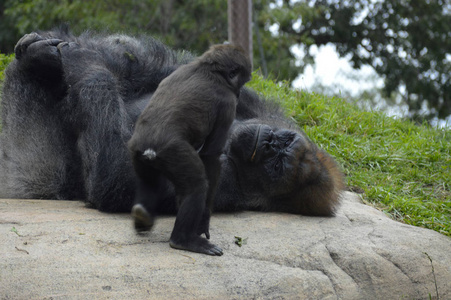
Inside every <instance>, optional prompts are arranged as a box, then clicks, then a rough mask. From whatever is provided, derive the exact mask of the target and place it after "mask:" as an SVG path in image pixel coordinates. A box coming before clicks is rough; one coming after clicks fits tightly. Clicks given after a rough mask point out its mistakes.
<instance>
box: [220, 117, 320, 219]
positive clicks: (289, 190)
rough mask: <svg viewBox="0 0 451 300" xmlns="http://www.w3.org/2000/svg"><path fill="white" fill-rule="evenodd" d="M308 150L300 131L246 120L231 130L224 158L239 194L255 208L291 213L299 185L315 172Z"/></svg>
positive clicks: (295, 204) (307, 144)
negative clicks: (231, 168) (234, 171)
mask: <svg viewBox="0 0 451 300" xmlns="http://www.w3.org/2000/svg"><path fill="white" fill-rule="evenodd" d="M312 150H314V149H312V144H311V142H310V141H309V140H308V139H307V138H306V137H305V136H304V135H302V134H301V133H300V132H296V131H293V130H288V129H284V128H283V129H282V128H277V127H276V126H269V125H265V124H258V123H256V122H254V121H253V120H249V121H246V122H240V123H238V124H235V126H234V127H233V128H232V132H231V142H230V150H229V153H228V156H229V159H230V160H231V161H232V162H233V165H234V166H235V167H236V169H237V176H238V178H237V179H238V184H239V187H240V189H241V191H242V193H243V194H244V196H245V197H246V198H247V199H250V200H249V201H250V202H251V203H253V204H254V206H255V208H260V209H261V208H266V209H271V210H272V209H276V210H287V209H288V210H290V211H292V212H293V210H296V206H297V202H298V201H299V197H300V195H299V190H300V188H301V186H302V185H303V183H305V181H306V180H307V178H312V176H311V175H313V174H312V172H314V170H313V169H315V165H316V164H315V163H314V162H313V161H314V156H313V155H312ZM274 206H278V207H274ZM294 212H295V211H294Z"/></svg>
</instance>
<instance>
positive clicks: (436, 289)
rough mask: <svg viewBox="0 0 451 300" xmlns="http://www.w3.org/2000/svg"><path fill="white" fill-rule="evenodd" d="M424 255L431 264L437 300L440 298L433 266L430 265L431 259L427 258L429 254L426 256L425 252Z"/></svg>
mask: <svg viewBox="0 0 451 300" xmlns="http://www.w3.org/2000/svg"><path fill="white" fill-rule="evenodd" d="M424 254H426V256H427V257H428V259H429V261H430V262H431V267H432V275H434V284H435V293H436V295H437V300H439V299H440V297H439V295H438V288H437V279H436V278H435V271H434V264H433V263H432V258H431V257H430V256H429V254H427V253H426V252H424Z"/></svg>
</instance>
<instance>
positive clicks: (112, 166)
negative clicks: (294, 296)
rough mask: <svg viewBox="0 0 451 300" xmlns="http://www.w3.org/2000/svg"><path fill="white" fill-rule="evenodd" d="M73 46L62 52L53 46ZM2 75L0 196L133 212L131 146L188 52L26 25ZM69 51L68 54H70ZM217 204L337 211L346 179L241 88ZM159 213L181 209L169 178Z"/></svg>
mask: <svg viewBox="0 0 451 300" xmlns="http://www.w3.org/2000/svg"><path fill="white" fill-rule="evenodd" d="M63 42H75V43H77V44H78V45H79V47H78V49H79V50H78V51H70V52H68V53H67V54H61V51H60V50H59V48H58V45H59V44H61V43H63ZM15 52H16V59H15V60H14V61H13V62H12V63H11V64H10V66H9V67H8V69H7V71H6V79H5V82H4V90H3V98H2V103H1V110H2V117H1V120H2V132H1V136H0V147H1V148H0V197H3V198H40V199H82V200H85V201H86V202H88V203H90V204H91V205H92V206H94V207H95V208H97V209H99V210H101V211H108V212H121V211H130V209H131V207H132V205H133V200H134V196H135V187H136V178H135V174H134V171H133V167H132V164H131V160H130V157H129V154H128V150H127V141H128V140H129V139H130V137H131V136H132V133H133V127H134V124H135V122H136V120H137V118H138V116H139V114H140V113H141V111H142V110H143V109H144V107H145V106H146V104H147V102H148V101H149V99H150V97H151V95H152V93H153V92H154V91H155V90H156V88H157V86H158V84H159V83H160V82H161V81H162V80H163V79H164V78H165V77H167V76H168V75H169V74H171V72H173V71H174V70H175V69H176V68H177V67H178V66H180V65H183V64H186V63H188V62H189V61H191V60H192V59H193V56H192V55H191V54H189V53H187V52H184V51H183V52H179V51H175V50H172V49H170V48H168V47H167V46H165V45H163V44H161V43H160V42H158V41H156V40H154V39H152V38H148V37H146V38H140V39H135V38H131V37H128V36H125V35H110V36H103V35H91V34H88V33H86V34H84V35H81V36H78V37H76V36H74V35H72V34H70V33H69V32H68V31H67V30H66V29H64V28H61V29H57V30H55V31H47V32H40V33H39V34H38V33H31V34H28V35H25V36H24V37H23V38H22V39H21V40H19V42H18V43H17V45H16V48H15ZM63 53H64V52H63ZM221 163H222V168H221V175H220V180H219V184H218V189H217V193H216V199H215V210H216V211H236V210H261V211H283V212H290V213H296V214H305V215H324V216H328V215H333V213H334V211H335V209H336V208H337V206H338V204H339V192H340V190H341V189H342V188H343V179H342V175H341V173H340V170H339V168H338V167H337V165H336V163H335V162H334V160H333V159H332V158H331V157H330V156H329V155H328V154H327V153H326V152H325V151H323V150H321V149H319V148H318V147H317V146H316V145H315V144H313V143H312V142H311V141H310V140H309V139H308V137H307V136H306V135H305V134H304V133H303V132H302V131H301V130H300V129H299V128H297V127H296V125H295V124H293V123H292V122H291V121H289V120H288V119H287V118H285V117H284V115H283V112H282V111H281V109H280V108H279V107H278V106H277V105H276V104H274V103H273V102H271V101H267V100H265V99H262V98H261V97H259V96H257V95H256V94H255V93H254V92H252V91H251V90H249V89H247V88H242V89H241V93H240V96H239V101H238V106H237V110H236V118H235V121H234V122H233V124H232V127H231V129H230V136H229V138H228V141H227V143H226V146H225V149H224V153H223V154H222V155H221ZM164 189H165V190H166V191H167V192H166V195H167V200H166V201H163V203H162V204H161V205H160V207H159V211H161V212H162V213H173V212H174V211H175V209H176V201H175V192H174V188H173V186H172V185H171V184H170V183H165V186H164Z"/></svg>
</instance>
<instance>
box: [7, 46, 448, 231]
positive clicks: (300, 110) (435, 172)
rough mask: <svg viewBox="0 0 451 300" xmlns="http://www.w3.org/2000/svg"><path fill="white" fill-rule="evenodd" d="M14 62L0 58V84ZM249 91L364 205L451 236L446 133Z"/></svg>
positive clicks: (297, 95)
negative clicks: (305, 139)
mask: <svg viewBox="0 0 451 300" xmlns="http://www.w3.org/2000/svg"><path fill="white" fill-rule="evenodd" d="M11 59H12V56H9V57H6V56H3V55H1V54H0V84H1V78H2V71H3V69H2V68H4V67H6V64H7V63H8V62H9V61H10V60H11ZM247 85H248V86H249V87H251V88H253V89H255V90H256V91H258V92H259V93H261V94H262V95H264V96H266V97H269V98H272V99H279V100H280V102H281V104H282V105H283V106H284V107H285V109H286V111H287V116H288V117H290V118H293V120H295V121H296V122H297V123H298V124H299V126H300V127H301V128H302V129H303V130H304V131H305V132H306V133H307V135H308V136H309V137H310V138H311V139H312V140H313V141H314V142H315V143H317V144H318V145H319V146H320V147H321V148H323V149H325V150H326V151H328V152H329V153H330V154H331V155H333V156H334V157H335V158H336V159H337V161H338V162H339V164H340V165H341V166H342V169H343V172H344V174H345V175H346V181H347V184H348V186H349V188H350V189H351V190H354V191H361V192H363V194H361V196H362V199H363V200H364V201H365V202H366V203H368V204H371V205H373V206H375V207H377V208H379V209H381V210H383V211H384V212H386V213H387V214H388V215H390V216H391V217H392V218H394V219H396V220H399V221H401V222H404V223H407V224H411V225H415V226H421V227H426V228H430V229H433V230H435V231H438V232H440V233H442V234H445V235H447V236H451V131H450V130H444V129H436V128H431V127H430V126H428V125H416V124H414V123H413V122H411V121H406V120H399V119H394V118H390V117H387V116H386V115H384V114H383V113H379V112H365V111H362V110H360V109H358V108H357V107H356V106H355V105H353V104H350V103H348V102H346V101H345V100H344V99H340V98H334V97H326V96H323V95H319V94H315V93H308V92H302V91H295V90H292V89H290V88H289V85H288V84H279V83H274V82H273V81H270V80H264V79H262V78H261V77H260V76H258V75H257V74H256V73H254V76H253V79H252V81H251V82H250V83H248V84H247ZM0 130H1V128H0Z"/></svg>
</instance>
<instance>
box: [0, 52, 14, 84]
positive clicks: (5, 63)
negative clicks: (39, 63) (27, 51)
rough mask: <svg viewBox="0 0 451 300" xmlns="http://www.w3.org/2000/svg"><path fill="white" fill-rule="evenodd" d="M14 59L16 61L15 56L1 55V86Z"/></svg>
mask: <svg viewBox="0 0 451 300" xmlns="http://www.w3.org/2000/svg"><path fill="white" fill-rule="evenodd" d="M13 59H14V54H11V55H5V54H2V53H0V86H1V84H2V82H3V80H5V69H6V67H7V66H8V64H9V63H10V62H11V61H12V60H13Z"/></svg>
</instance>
